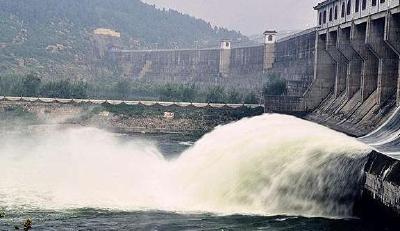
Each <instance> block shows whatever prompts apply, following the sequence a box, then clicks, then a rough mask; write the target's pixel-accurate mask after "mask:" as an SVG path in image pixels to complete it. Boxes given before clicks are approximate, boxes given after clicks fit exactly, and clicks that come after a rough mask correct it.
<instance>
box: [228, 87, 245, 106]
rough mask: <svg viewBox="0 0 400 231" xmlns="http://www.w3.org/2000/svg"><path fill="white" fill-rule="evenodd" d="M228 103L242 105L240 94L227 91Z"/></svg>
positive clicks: (234, 91)
mask: <svg viewBox="0 0 400 231" xmlns="http://www.w3.org/2000/svg"><path fill="white" fill-rule="evenodd" d="M227 101H228V103H237V104H239V103H242V96H241V95H240V93H239V92H238V91H236V90H234V89H232V90H231V91H229V93H228V98H227Z"/></svg>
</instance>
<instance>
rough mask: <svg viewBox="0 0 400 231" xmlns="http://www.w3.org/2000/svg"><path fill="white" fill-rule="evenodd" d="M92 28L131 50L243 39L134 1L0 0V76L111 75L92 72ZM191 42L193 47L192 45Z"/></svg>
mask: <svg viewBox="0 0 400 231" xmlns="http://www.w3.org/2000/svg"><path fill="white" fill-rule="evenodd" d="M96 28H109V29H112V30H115V31H118V32H120V33H121V39H120V40H121V43H122V46H125V47H130V46H131V45H132V43H133V42H132V41H134V44H135V46H136V47H135V49H146V48H152V47H155V46H157V47H159V48H173V47H193V46H194V44H195V43H196V44H197V45H198V46H200V47H214V46H216V45H217V44H218V42H219V40H221V39H222V38H229V39H231V40H233V41H241V42H243V41H247V40H248V39H247V38H246V37H244V36H242V35H241V34H240V33H238V32H235V31H229V30H227V29H223V28H213V27H212V26H211V25H210V24H209V23H207V22H205V21H203V20H200V19H196V18H193V17H191V16H188V15H184V14H181V13H179V12H176V11H172V10H171V11H166V10H159V9H157V8H155V6H151V5H148V4H145V3H143V2H141V1H139V0H1V1H0V32H1V33H0V75H6V74H7V75H9V74H12V75H23V74H26V73H29V72H31V71H34V72H36V73H39V74H40V75H41V76H43V77H44V78H49V79H52V78H64V77H68V78H72V79H83V80H87V79H91V78H94V77H95V76H96V77H99V78H101V77H110V76H112V75H113V73H112V71H110V70H108V69H106V68H103V69H99V68H94V67H93V66H95V65H100V64H96V63H95V61H94V60H93V59H92V56H93V55H92V53H93V52H92V51H93V48H92V44H91V36H92V33H93V30H95V29H96ZM195 41H197V42H195Z"/></svg>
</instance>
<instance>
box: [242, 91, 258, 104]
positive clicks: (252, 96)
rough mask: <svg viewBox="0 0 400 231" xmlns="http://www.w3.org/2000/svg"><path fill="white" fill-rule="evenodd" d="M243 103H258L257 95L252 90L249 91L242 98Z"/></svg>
mask: <svg viewBox="0 0 400 231" xmlns="http://www.w3.org/2000/svg"><path fill="white" fill-rule="evenodd" d="M244 103H245V104H258V100H257V95H256V94H255V93H254V92H251V93H249V94H248V95H246V97H245V99H244Z"/></svg>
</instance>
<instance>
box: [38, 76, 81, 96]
mask: <svg viewBox="0 0 400 231" xmlns="http://www.w3.org/2000/svg"><path fill="white" fill-rule="evenodd" d="M87 88H88V85H87V84H86V83H84V82H74V83H71V82H70V81H68V80H61V81H57V82H49V83H46V84H45V85H43V86H42V88H41V90H40V95H41V96H44V97H49V98H65V99H71V98H73V99H85V98H87Z"/></svg>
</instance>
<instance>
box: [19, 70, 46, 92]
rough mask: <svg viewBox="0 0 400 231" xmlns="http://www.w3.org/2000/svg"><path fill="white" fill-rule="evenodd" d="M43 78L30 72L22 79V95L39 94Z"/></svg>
mask: <svg viewBox="0 0 400 231" xmlns="http://www.w3.org/2000/svg"><path fill="white" fill-rule="evenodd" d="M41 84H42V81H41V79H40V78H39V77H38V76H37V75H36V74H28V75H27V76H26V77H25V78H24V80H23V81H22V95H23V96H27V97H32V96H37V95H38V94H39V91H40V85H41Z"/></svg>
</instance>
